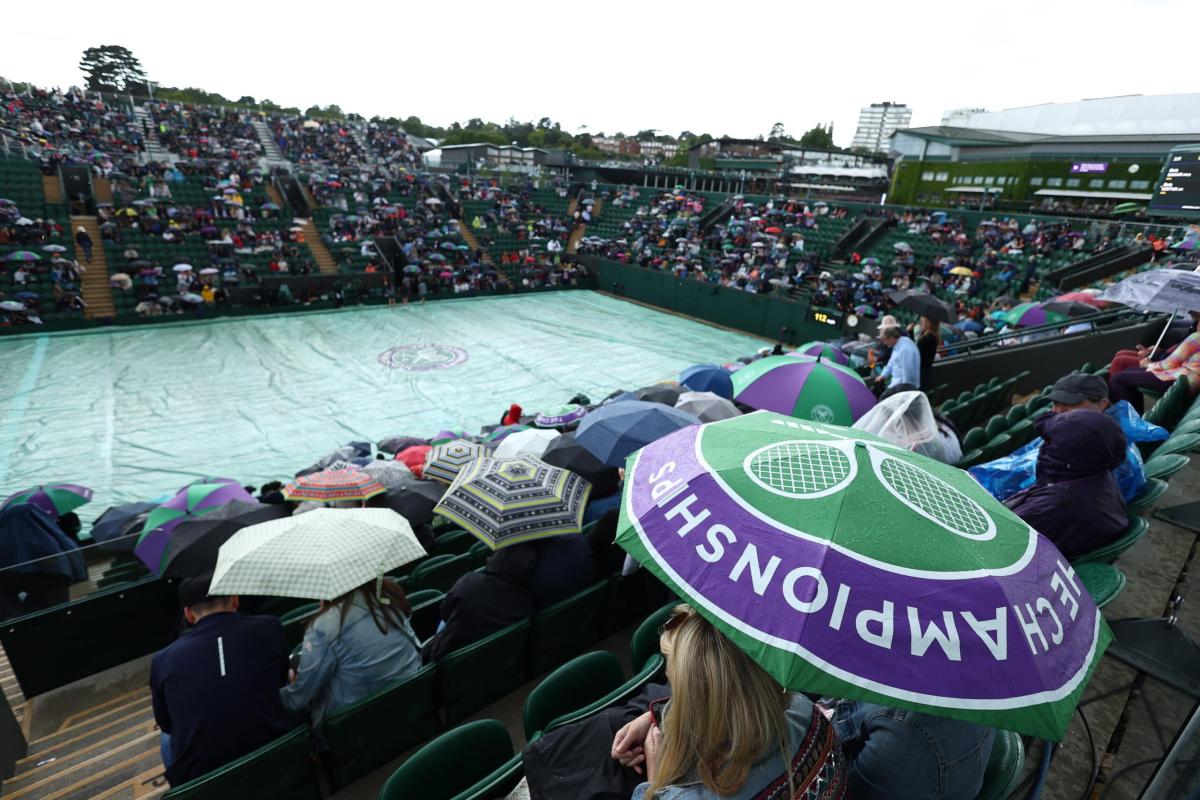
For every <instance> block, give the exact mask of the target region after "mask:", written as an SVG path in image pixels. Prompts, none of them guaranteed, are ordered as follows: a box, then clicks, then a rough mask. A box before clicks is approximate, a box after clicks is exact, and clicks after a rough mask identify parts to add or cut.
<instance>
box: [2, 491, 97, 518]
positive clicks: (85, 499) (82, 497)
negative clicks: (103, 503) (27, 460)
mask: <svg viewBox="0 0 1200 800" xmlns="http://www.w3.org/2000/svg"><path fill="white" fill-rule="evenodd" d="M91 499H92V490H91V489H89V488H87V487H86V486H80V485H79V484H77V483H47V484H45V485H44V486H35V487H33V488H32V489H26V490H25V491H23V492H17V493H16V494H12V495H9V496H8V497H7V498H5V500H4V502H3V503H0V508H8V507H9V506H15V505H17V504H18V503H33V504H34V505H35V506H37V507H38V508H40V509H41V510H42V511H45V512H46V513H47V514H49V515H50V516H52V517H55V518H58V517H60V516H62V515H63V514H66V513H67V512H69V511H74V510H75V509H77V508H79V507H80V506H82V505H86V504H87V503H89V502H91Z"/></svg>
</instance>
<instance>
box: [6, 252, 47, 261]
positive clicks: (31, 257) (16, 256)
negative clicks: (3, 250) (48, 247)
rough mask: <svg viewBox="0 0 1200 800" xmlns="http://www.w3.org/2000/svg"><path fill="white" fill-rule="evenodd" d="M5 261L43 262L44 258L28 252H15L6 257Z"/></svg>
mask: <svg viewBox="0 0 1200 800" xmlns="http://www.w3.org/2000/svg"><path fill="white" fill-rule="evenodd" d="M4 260H5V261H41V260H42V257H41V256H39V255H38V254H37V253H32V252H30V251H28V250H14V251H12V252H11V253H9V254H8V255H6V256H5V257H4Z"/></svg>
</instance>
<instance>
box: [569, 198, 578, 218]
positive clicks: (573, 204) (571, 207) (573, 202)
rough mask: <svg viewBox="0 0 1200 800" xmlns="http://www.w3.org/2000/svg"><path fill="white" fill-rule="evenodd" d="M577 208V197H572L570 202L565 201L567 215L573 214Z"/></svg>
mask: <svg viewBox="0 0 1200 800" xmlns="http://www.w3.org/2000/svg"><path fill="white" fill-rule="evenodd" d="M577 208H579V198H578V197H572V198H571V202H569V203H567V216H568V217H573V216H575V209H577Z"/></svg>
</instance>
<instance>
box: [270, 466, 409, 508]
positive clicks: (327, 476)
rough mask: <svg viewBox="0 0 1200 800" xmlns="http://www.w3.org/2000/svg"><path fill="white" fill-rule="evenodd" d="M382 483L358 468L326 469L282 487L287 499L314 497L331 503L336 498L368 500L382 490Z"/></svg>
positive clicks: (315, 500) (316, 499)
mask: <svg viewBox="0 0 1200 800" xmlns="http://www.w3.org/2000/svg"><path fill="white" fill-rule="evenodd" d="M385 491H387V490H386V489H384V487H383V484H382V483H380V482H379V481H377V480H375V479H374V478H372V477H371V476H370V475H368V474H367V473H365V472H363V471H362V470H358V469H324V470H321V471H320V472H314V473H312V474H311V475H303V476H301V477H299V478H297V479H296V480H295V482H293V483H289V484H288V485H287V486H285V487H283V497H284V499H286V500H312V501H313V502H316V503H332V502H334V501H337V500H368V499H370V498H372V497H374V496H375V495H377V494H383V493H384V492H385Z"/></svg>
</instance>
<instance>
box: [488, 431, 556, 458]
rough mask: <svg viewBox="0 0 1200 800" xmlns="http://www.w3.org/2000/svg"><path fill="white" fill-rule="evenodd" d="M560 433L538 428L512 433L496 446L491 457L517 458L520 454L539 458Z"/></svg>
mask: <svg viewBox="0 0 1200 800" xmlns="http://www.w3.org/2000/svg"><path fill="white" fill-rule="evenodd" d="M561 435H562V434H560V433H559V432H558V431H550V430H544V429H539V428H532V429H530V430H527V431H521V432H520V433H514V434H513V435H512V436H509V437H508V438H507V439H505V440H504V441H503V442H501V443H500V444H498V445H497V446H496V450H495V452H493V453H492V457H493V458H518V457H520V456H533V457H534V458H541V457H542V453H544V452H546V448H547V447H549V446H550V445H551V443H553V442H554V440H555V439H557V438H558V437H559V436H561Z"/></svg>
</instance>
